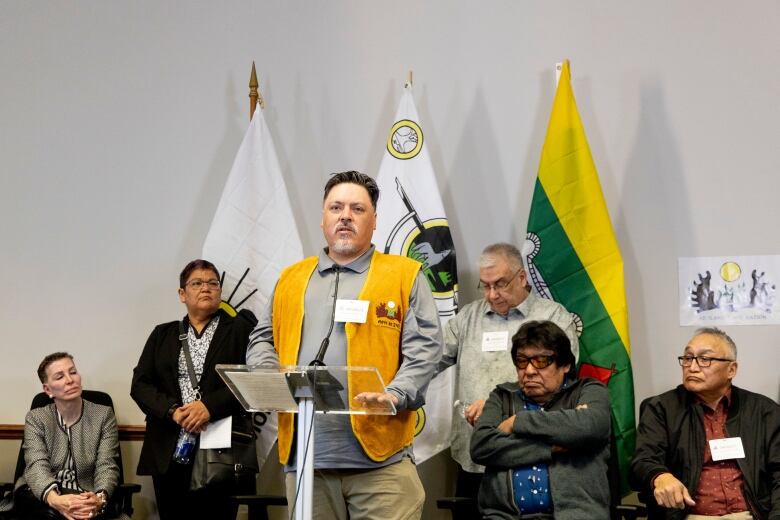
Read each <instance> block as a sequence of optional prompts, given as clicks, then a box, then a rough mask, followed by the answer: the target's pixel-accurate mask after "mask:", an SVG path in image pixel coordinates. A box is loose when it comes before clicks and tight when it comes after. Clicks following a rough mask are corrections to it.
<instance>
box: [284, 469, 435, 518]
mask: <svg viewBox="0 0 780 520" xmlns="http://www.w3.org/2000/svg"><path fill="white" fill-rule="evenodd" d="M295 478H296V474H295V473H294V472H291V473H287V476H286V478H285V487H286V491H287V503H288V504H289V505H288V506H287V508H288V511H290V512H292V509H293V506H294V505H295ZM424 503H425V490H424V489H423V486H422V482H420V477H419V475H418V474H417V468H416V467H415V466H414V464H412V461H411V460H409V459H407V458H404V459H401V460H400V461H399V462H396V463H395V464H390V465H389V466H385V467H384V468H377V469H367V470H366V469H325V470H316V471H315V472H314V497H313V498H312V510H313V511H312V512H313V515H312V518H313V519H314V520H347V519H349V520H361V519H364V520H369V519H370V520H376V519H381V520H419V519H420V518H422V510H423V504H424Z"/></svg>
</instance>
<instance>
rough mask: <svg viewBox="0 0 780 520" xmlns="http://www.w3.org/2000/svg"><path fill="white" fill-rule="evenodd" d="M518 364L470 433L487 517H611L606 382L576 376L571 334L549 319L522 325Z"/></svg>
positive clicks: (516, 342)
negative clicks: (482, 473) (514, 375)
mask: <svg viewBox="0 0 780 520" xmlns="http://www.w3.org/2000/svg"><path fill="white" fill-rule="evenodd" d="M511 361H512V362H514V364H515V367H516V368H517V382H509V383H503V384H500V385H498V386H497V387H496V389H495V390H493V392H492V393H491V394H490V397H489V398H488V400H487V402H486V403H485V407H484V408H483V410H482V415H481V417H479V418H478V420H477V423H476V427H475V430H474V433H473V435H472V437H471V457H472V459H474V462H476V463H477V464H482V465H484V466H485V476H484V478H483V480H482V484H481V486H480V488H479V507H480V511H481V512H482V514H483V515H484V518H496V519H498V518H501V519H509V518H526V517H529V518H555V519H557V520H567V519H571V520H583V519H602V518H609V499H610V497H609V484H608V482H607V461H608V458H609V437H610V435H609V428H610V413H609V395H608V393H607V389H606V387H605V386H604V385H602V384H601V383H599V382H598V381H595V380H593V379H584V380H577V379H576V376H575V375H574V368H575V367H574V355H573V354H572V352H571V345H570V343H569V338H568V337H567V336H566V333H565V332H563V330H561V328H560V327H558V326H557V325H555V324H554V323H552V322H549V321H530V322H527V323H525V324H524V325H523V326H522V327H520V329H519V330H518V331H517V333H516V334H515V335H514V336H513V337H512V358H511ZM507 362H510V360H509V359H507Z"/></svg>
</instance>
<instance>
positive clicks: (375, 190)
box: [322, 170, 379, 211]
mask: <svg viewBox="0 0 780 520" xmlns="http://www.w3.org/2000/svg"><path fill="white" fill-rule="evenodd" d="M344 183H349V184H357V185H358V186H363V187H364V188H365V189H366V191H367V192H368V196H369V197H371V205H372V206H373V207H374V210H375V211H376V203H377V202H378V201H379V186H377V184H376V181H375V180H374V179H372V178H371V177H369V176H368V175H366V174H365V173H360V172H356V171H354V170H350V171H348V172H340V173H334V174H331V176H330V179H328V182H327V183H326V184H325V194H324V195H323V197H322V201H323V202H325V199H327V198H328V193H330V190H332V189H333V188H334V186H338V185H339V184H344Z"/></svg>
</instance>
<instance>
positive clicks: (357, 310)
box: [333, 299, 369, 323]
mask: <svg viewBox="0 0 780 520" xmlns="http://www.w3.org/2000/svg"><path fill="white" fill-rule="evenodd" d="M368 303H369V302H368V300H342V299H338V300H336V316H335V317H334V318H333V321H338V322H343V323H365V322H366V316H367V315H368Z"/></svg>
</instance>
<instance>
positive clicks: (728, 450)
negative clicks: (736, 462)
mask: <svg viewBox="0 0 780 520" xmlns="http://www.w3.org/2000/svg"><path fill="white" fill-rule="evenodd" d="M710 453H712V460H714V461H715V462H717V461H719V460H728V459H744V458H745V449H744V448H743V447H742V438H741V437H729V438H728V439H712V440H711V441H710Z"/></svg>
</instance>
